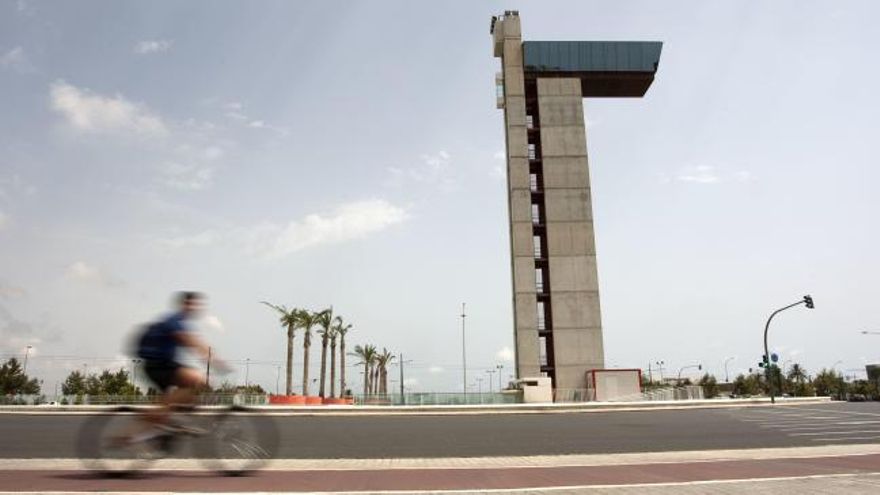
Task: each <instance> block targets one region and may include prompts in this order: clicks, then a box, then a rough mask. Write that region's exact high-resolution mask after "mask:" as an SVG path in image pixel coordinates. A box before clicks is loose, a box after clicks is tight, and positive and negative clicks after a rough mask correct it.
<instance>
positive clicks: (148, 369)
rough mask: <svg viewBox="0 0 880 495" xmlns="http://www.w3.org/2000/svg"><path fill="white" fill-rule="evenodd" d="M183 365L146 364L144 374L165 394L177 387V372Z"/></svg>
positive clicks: (168, 363) (158, 362) (169, 362)
mask: <svg viewBox="0 0 880 495" xmlns="http://www.w3.org/2000/svg"><path fill="white" fill-rule="evenodd" d="M182 367H183V365H181V364H180V363H175V362H174V361H151V360H148V361H147V362H146V363H144V372H145V373H146V374H147V376H148V377H149V378H150V380H151V381H152V382H153V383H155V384H156V386H158V387H159V388H160V389H161V390H162V391H163V392H164V391H166V390H168V389H169V388H171V387H173V386H174V385H175V380H176V379H177V370H179V369H180V368H182Z"/></svg>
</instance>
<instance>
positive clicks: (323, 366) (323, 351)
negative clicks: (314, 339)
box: [318, 333, 327, 398]
mask: <svg viewBox="0 0 880 495" xmlns="http://www.w3.org/2000/svg"><path fill="white" fill-rule="evenodd" d="M326 375H327V334H326V333H325V334H324V336H323V337H321V385H320V388H319V390H318V395H320V396H321V397H322V398H323V397H324V377H325V376H326Z"/></svg>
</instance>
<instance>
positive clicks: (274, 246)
mask: <svg viewBox="0 0 880 495" xmlns="http://www.w3.org/2000/svg"><path fill="white" fill-rule="evenodd" d="M408 217H409V215H408V213H407V212H406V210H405V209H404V208H401V207H398V206H395V205H393V204H391V203H389V202H388V201H385V200H383V199H373V200H368V201H359V202H353V203H346V204H343V205H341V206H339V207H338V208H336V210H335V211H333V213H330V214H311V215H307V216H306V217H305V218H303V219H302V220H296V221H292V222H290V223H288V224H287V225H277V224H271V223H267V224H264V225H261V226H258V227H256V228H254V229H252V230H251V231H250V232H249V234H248V237H249V238H250V239H249V244H250V246H249V251H251V252H252V253H253V254H257V255H263V256H267V257H270V258H271V257H281V256H286V255H289V254H291V253H294V252H297V251H300V250H302V249H306V248H309V247H314V246H318V245H322V244H336V243H341V242H345V241H350V240H353V239H360V238H363V237H366V236H368V235H370V234H373V233H376V232H379V231H382V230H385V229H387V228H389V227H391V226H392V225H395V224H398V223H401V222H403V221H405V220H406V219H407V218H408Z"/></svg>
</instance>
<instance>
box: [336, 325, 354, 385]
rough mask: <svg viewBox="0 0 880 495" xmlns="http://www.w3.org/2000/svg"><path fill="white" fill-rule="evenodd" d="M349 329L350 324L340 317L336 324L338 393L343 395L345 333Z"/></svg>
mask: <svg viewBox="0 0 880 495" xmlns="http://www.w3.org/2000/svg"><path fill="white" fill-rule="evenodd" d="M349 330H351V325H347V324H343V323H342V318H339V323H338V324H337V325H336V335H338V336H339V395H342V396H344V395H345V334H347V333H348V331H349Z"/></svg>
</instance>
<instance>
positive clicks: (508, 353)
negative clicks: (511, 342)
mask: <svg viewBox="0 0 880 495" xmlns="http://www.w3.org/2000/svg"><path fill="white" fill-rule="evenodd" d="M495 358H496V359H498V360H499V361H503V362H507V363H510V362H513V358H514V355H513V349H511V348H510V347H507V346H504V347H502V348H501V349H500V350H499V351H498V352H496V353H495Z"/></svg>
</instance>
